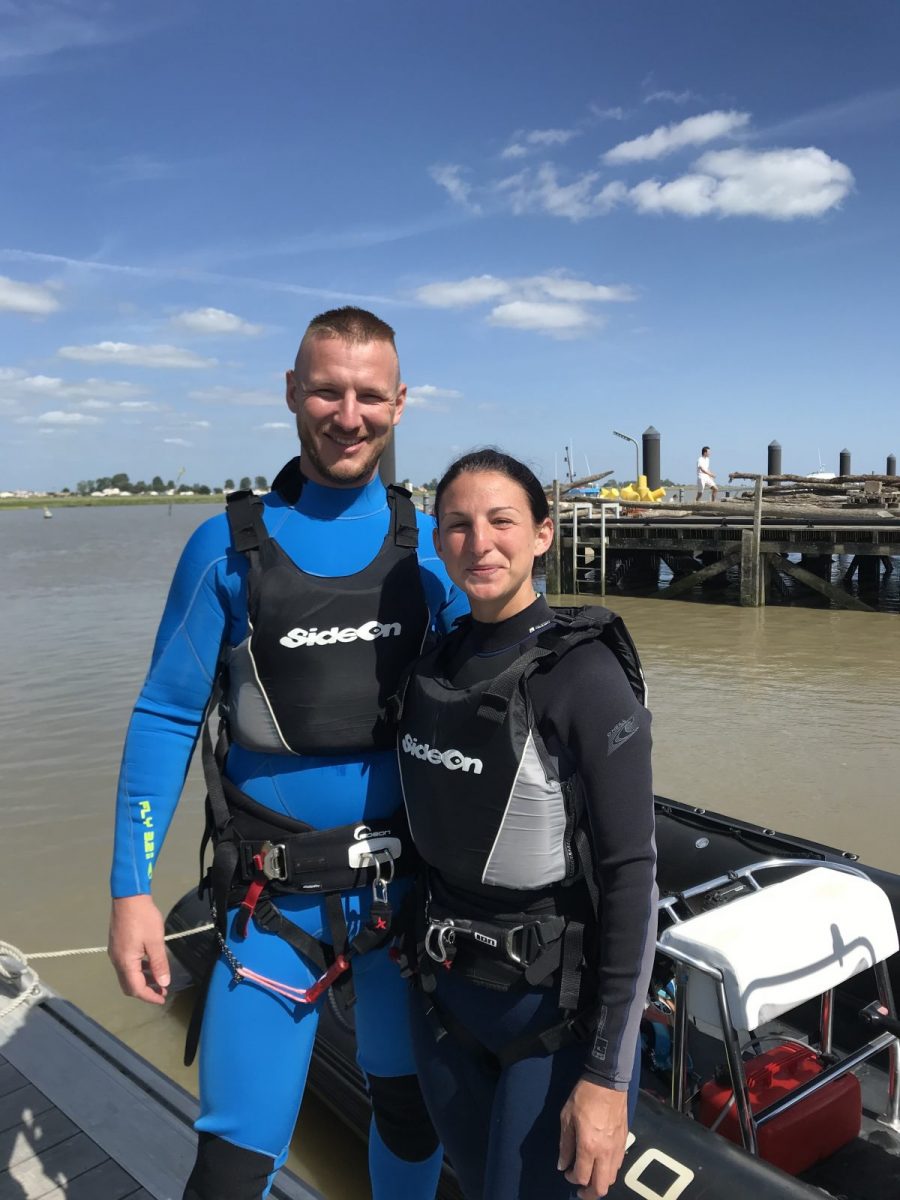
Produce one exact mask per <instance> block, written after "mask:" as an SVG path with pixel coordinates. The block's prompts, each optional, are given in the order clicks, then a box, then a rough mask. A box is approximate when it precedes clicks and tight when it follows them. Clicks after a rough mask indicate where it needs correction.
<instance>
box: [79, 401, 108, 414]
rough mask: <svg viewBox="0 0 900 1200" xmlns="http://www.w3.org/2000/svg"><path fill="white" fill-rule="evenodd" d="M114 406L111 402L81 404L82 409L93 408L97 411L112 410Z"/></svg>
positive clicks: (84, 402) (86, 402)
mask: <svg viewBox="0 0 900 1200" xmlns="http://www.w3.org/2000/svg"><path fill="white" fill-rule="evenodd" d="M112 406H113V404H112V401H111V400H84V401H82V404H81V407H82V408H92V409H96V410H97V411H100V410H102V409H107V408H112Z"/></svg>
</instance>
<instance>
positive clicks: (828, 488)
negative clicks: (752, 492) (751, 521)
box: [728, 471, 900, 511]
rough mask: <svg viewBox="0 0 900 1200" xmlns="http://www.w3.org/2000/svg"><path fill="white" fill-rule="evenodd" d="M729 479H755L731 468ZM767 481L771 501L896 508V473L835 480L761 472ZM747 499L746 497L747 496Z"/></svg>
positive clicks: (899, 486) (899, 500) (899, 488)
mask: <svg viewBox="0 0 900 1200" xmlns="http://www.w3.org/2000/svg"><path fill="white" fill-rule="evenodd" d="M728 478H729V481H733V480H735V479H748V480H750V479H753V480H755V479H757V478H759V476H758V475H756V474H753V473H751V472H749V471H732V472H731V474H730V475H729V476H728ZM762 479H763V481H764V482H765V483H766V484H767V487H766V489H765V491H764V492H763V497H764V499H765V501H766V507H767V508H768V507H769V505H770V504H771V503H772V502H777V503H779V504H787V505H789V506H792V507H793V506H803V507H804V508H810V507H812V508H818V509H822V510H825V511H830V510H834V509H844V508H857V507H861V506H865V507H874V508H877V509H885V510H889V509H897V508H900V476H897V475H839V476H837V477H836V478H835V479H831V480H822V479H810V478H808V476H805V475H763V476H762ZM748 498H749V497H748Z"/></svg>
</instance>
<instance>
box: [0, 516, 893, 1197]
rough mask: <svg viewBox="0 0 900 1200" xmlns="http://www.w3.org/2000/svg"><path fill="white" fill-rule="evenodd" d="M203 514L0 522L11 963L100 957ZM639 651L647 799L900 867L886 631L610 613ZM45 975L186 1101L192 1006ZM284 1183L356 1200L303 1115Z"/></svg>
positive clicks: (329, 1131)
mask: <svg viewBox="0 0 900 1200" xmlns="http://www.w3.org/2000/svg"><path fill="white" fill-rule="evenodd" d="M217 511H219V509H218V508H217V507H216V506H212V505H211V506H205V505H192V506H173V508H172V511H171V515H169V513H168V510H167V509H166V508H165V507H161V508H151V507H147V508H121V507H110V508H81V509H78V508H73V509H68V510H64V511H58V512H57V513H56V515H55V517H54V519H53V520H52V521H46V520H44V519H43V518H42V515H41V513H40V511H34V510H23V511H16V512H6V513H2V514H0V552H2V557H3V561H4V563H5V564H6V579H5V584H4V589H3V611H4V615H5V625H6V629H5V637H4V640H3V644H2V648H0V706H2V708H0V711H2V714H3V727H4V733H5V736H4V738H3V742H2V746H0V767H2V794H0V938H2V939H3V940H6V941H9V942H12V943H13V944H15V945H17V946H19V947H20V948H21V949H23V950H24V951H26V952H33V951H40V950H50V949H60V948H64V947H76V946H92V945H97V944H100V943H102V942H104V941H105V936H106V922H107V916H108V908H109V901H108V898H107V897H108V891H107V880H108V875H109V856H110V846H111V830H112V818H113V797H114V794H115V785H116V774H117V771H118V764H119V757H120V754H121V746H122V739H123V736H124V732H125V727H126V724H127V721H128V717H129V713H130V709H131V705H132V704H133V702H134V698H135V695H136V693H137V691H138V688H139V687H140V684H141V681H142V679H143V676H144V673H145V671H146V666H147V662H148V659H149V654H150V650H151V646H152V641H153V636H154V632H155V627H156V623H157V621H158V619H159V616H160V613H161V610H162V605H163V602H164V599H165V594H166V590H167V587H168V581H169V579H170V577H171V574H172V570H173V568H174V565H175V562H176V561H177V558H178V554H179V553H180V550H181V547H182V546H183V544H184V542H185V539H186V538H187V536H188V535H189V533H190V532H191V531H192V529H193V528H194V527H195V526H196V525H197V524H199V522H200V521H202V520H204V519H205V518H206V517H208V516H211V515H213V513H215V512H217ZM609 602H610V604H611V605H612V606H613V607H615V608H617V609H618V611H620V612H621V613H622V614H623V616H624V617H625V618H626V620H627V622H628V624H629V627H630V629H631V631H632V634H633V636H634V638H635V641H636V642H637V644H638V647H639V649H640V651H641V654H642V657H643V659H644V664H645V668H646V672H647V677H648V682H649V687H650V707H651V709H652V710H653V720H654V747H655V779H656V789H657V791H658V792H660V793H662V794H664V795H668V796H671V797H673V798H675V799H677V800H682V801H685V802H688V803H694V804H697V805H701V806H703V807H706V808H710V809H717V810H720V811H724V812H728V813H732V814H734V815H736V816H741V817H744V818H745V819H748V820H752V821H758V822H760V823H761V824H764V825H769V826H772V827H773V828H776V829H780V830H784V831H787V832H793V833H798V834H802V835H805V836H807V837H811V838H814V839H816V840H819V841H824V842H828V843H830V844H832V845H836V846H839V847H841V848H842V849H848V850H853V851H855V852H856V853H858V854H859V855H860V857H861V859H862V861H863V862H868V863H871V864H873V865H877V866H881V867H886V868H888V869H890V870H894V871H897V870H900V822H898V821H897V818H896V797H897V790H898V783H900V746H898V738H897V717H898V709H900V624H898V621H900V617H898V616H897V615H896V614H887V613H885V614H868V613H850V612H832V611H823V610H811V609H804V608H777V609H776V608H769V609H759V610H752V609H739V608H732V607H723V606H721V605H705V604H689V603H679V602H675V601H671V602H667V601H664V600H657V599H653V600H649V599H648V600H644V599H615V598H613V599H610V601H609ZM202 795H203V792H202V787H201V782H200V777H199V772H198V771H197V770H196V769H195V768H192V771H191V774H190V777H189V781H188V786H187V788H186V791H185V796H184V799H183V801H182V803H181V805H180V807H179V810H178V812H177V814H176V817H175V821H174V823H173V826H172V830H171V832H170V835H169V838H168V840H167V843H166V847H165V850H164V852H163V856H162V859H161V863H160V866H159V869H158V872H157V878H156V885H155V894H156V897H157V900H158V903H159V904H160V907H161V908H163V910H166V909H167V908H168V907H169V906H170V905H171V904H172V903H173V902H174V901H175V900H176V899H178V898H179V897H180V896H181V895H182V894H183V893H184V892H185V891H186V890H187V889H188V888H189V887H190V886H191V885H192V884H193V883H194V882H195V876H196V869H197V868H196V851H197V840H198V836H199V829H200V821H201V806H202ZM36 965H38V966H39V970H40V973H41V976H42V978H44V980H45V981H46V982H47V983H48V984H50V985H51V986H53V987H55V988H56V989H58V990H59V991H60V992H61V993H62V994H63V995H65V996H67V997H68V998H69V999H71V1000H72V1001H74V1002H75V1003H76V1004H78V1005H79V1006H80V1007H82V1008H83V1009H84V1010H85V1011H86V1012H88V1013H89V1014H90V1015H91V1016H92V1017H94V1018H95V1019H96V1020H97V1021H99V1022H100V1023H101V1024H103V1025H105V1026H106V1027H107V1028H109V1029H111V1030H112V1031H113V1032H114V1033H116V1034H117V1035H118V1036H119V1037H121V1038H122V1039H123V1040H124V1041H126V1042H127V1043H128V1044H129V1045H131V1046H133V1047H134V1048H135V1049H136V1050H137V1051H139V1052H140V1053H141V1054H143V1055H145V1056H146V1057H147V1058H148V1059H150V1061H151V1062H153V1063H155V1064H156V1065H157V1066H158V1067H160V1068H161V1069H162V1070H164V1071H165V1072H167V1073H168V1074H170V1075H171V1076H173V1077H174V1078H175V1079H176V1080H178V1081H179V1082H180V1083H181V1084H183V1085H184V1086H185V1087H187V1088H188V1089H189V1090H191V1091H196V1074H195V1071H194V1070H186V1069H185V1068H184V1067H183V1066H182V1065H181V1053H182V1043H183V1038H184V1028H185V1021H186V1017H187V1012H188V1009H189V1004H188V1001H187V997H184V996H183V997H179V998H176V1000H175V1001H174V1003H172V1004H171V1005H169V1006H167V1007H166V1008H164V1009H157V1008H152V1007H150V1006H146V1005H142V1004H139V1003H138V1002H136V1001H133V1000H127V999H125V998H124V997H123V996H121V995H120V994H119V993H118V991H117V988H116V984H115V980H114V977H113V974H112V970H111V968H110V967H109V964H108V962H107V960H106V958H105V956H103V955H95V956H91V957H76V958H68V959H59V960H51V961H49V962H43V963H41V964H36ZM294 1146H295V1150H294V1155H293V1157H292V1160H291V1163H292V1165H293V1166H294V1168H295V1169H296V1170H297V1171H298V1172H299V1173H300V1174H301V1175H303V1176H304V1177H305V1178H306V1179H308V1180H309V1181H310V1183H312V1184H313V1185H314V1186H316V1187H318V1188H319V1189H320V1190H321V1191H322V1192H323V1193H324V1194H325V1195H326V1196H327V1197H329V1200H350V1197H360V1196H365V1195H367V1194H368V1185H367V1183H366V1171H365V1147H364V1146H363V1145H362V1143H360V1142H358V1141H357V1140H356V1139H354V1138H352V1137H350V1136H348V1135H346V1134H345V1132H344V1131H343V1129H342V1128H341V1127H340V1126H338V1125H337V1124H336V1123H335V1121H334V1118H332V1117H331V1116H330V1115H329V1114H328V1112H327V1110H325V1109H324V1108H323V1107H322V1106H321V1105H320V1104H318V1103H317V1102H316V1101H315V1100H314V1099H312V1098H307V1101H306V1102H305V1104H304V1107H303V1112H302V1113H301V1118H300V1124H299V1127H298V1133H297V1137H296V1138H295V1142H294Z"/></svg>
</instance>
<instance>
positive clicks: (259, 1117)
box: [196, 884, 442, 1200]
mask: <svg viewBox="0 0 900 1200" xmlns="http://www.w3.org/2000/svg"><path fill="white" fill-rule="evenodd" d="M404 886H405V885H403V884H399V885H396V886H395V887H394V888H392V889H391V892H392V901H393V903H394V904H395V905H396V904H397V903H399V898H400V895H401V894H402V890H403V888H404ZM343 900H344V912H345V917H346V919H347V923H348V929H349V932H350V936H351V937H353V936H354V935H355V933H356V932H357V931H358V929H359V926H360V922H361V921H362V920H365V919H366V918H367V917H368V908H369V902H370V893H369V892H368V891H361V892H351V893H348V894H346V895H345V896H344V897H343ZM278 905H279V908H280V909H281V911H282V912H284V914H285V915H286V916H287V917H288V918H289V919H290V920H291V921H293V922H294V923H295V924H297V925H299V926H300V928H302V929H304V930H305V931H306V932H307V933H310V934H311V935H312V936H313V937H316V938H319V939H321V940H324V941H330V940H331V937H330V933H329V931H328V929H327V924H326V922H325V920H324V914H323V906H322V902H321V900H320V899H318V898H314V897H310V896H285V897H280V898H279V901H278ZM228 945H229V949H230V950H231V951H232V953H233V954H234V955H235V957H236V958H237V959H238V960H239V961H240V962H242V963H243V965H244V966H246V967H249V968H251V969H252V970H254V971H256V972H258V973H259V974H260V975H265V976H267V977H268V978H270V979H275V980H278V982H280V983H288V984H290V985H292V986H293V987H300V988H303V987H308V986H309V985H310V984H311V983H312V982H313V981H314V979H315V978H316V975H317V972H316V970H315V969H314V968H313V967H312V966H311V965H310V964H309V963H308V962H307V961H306V960H305V959H303V958H302V957H301V956H300V955H299V954H298V953H297V952H296V951H295V950H294V949H293V948H292V947H291V946H290V945H289V944H288V943H287V942H286V941H284V939H283V938H280V937H278V936H276V935H274V934H268V933H264V932H263V931H261V930H260V929H258V928H257V927H256V926H255V925H253V926H251V928H250V930H249V932H248V934H247V937H246V938H245V939H244V940H243V941H241V940H238V939H236V938H235V937H234V935H233V932H232V933H231V934H230V935H229V938H228ZM353 977H354V988H355V991H356V997H357V1003H356V1007H355V1018H356V1026H357V1044H358V1047H359V1051H358V1057H359V1062H360V1066H361V1067H362V1068H363V1070H364V1071H365V1072H366V1074H367V1075H368V1076H369V1077H370V1082H371V1083H373V1101H374V1100H377V1099H381V1097H382V1096H384V1095H387V1098H388V1104H390V1102H391V1101H393V1102H394V1104H395V1105H396V1102H397V1100H398V1099H399V1102H400V1103H401V1104H404V1103H410V1102H411V1103H412V1104H414V1105H415V1106H416V1108H418V1110H419V1111H418V1112H417V1111H415V1110H413V1111H409V1112H401V1113H399V1114H394V1113H391V1112H390V1111H389V1112H387V1113H384V1112H383V1111H382V1112H381V1113H379V1112H377V1109H378V1105H377V1104H376V1105H375V1107H376V1118H375V1121H374V1122H373V1128H372V1137H371V1140H370V1148H369V1165H370V1172H371V1177H372V1196H373V1200H394V1198H395V1197H397V1196H398V1195H403V1196H404V1197H408V1198H409V1200H433V1197H434V1194H435V1190H436V1187H437V1180H438V1176H439V1174H440V1168H441V1159H442V1155H441V1150H440V1148H439V1147H438V1146H437V1140H436V1138H435V1137H434V1135H433V1132H432V1130H431V1127H430V1124H429V1123H428V1122H427V1119H426V1120H425V1121H424V1122H422V1120H421V1118H422V1116H423V1115H424V1112H423V1110H422V1105H421V1100H420V1093H419V1091H418V1085H417V1083H416V1080H415V1064H414V1060H413V1054H412V1046H411V1042H410V1035H409V1023H408V1017H407V1004H406V995H405V991H406V984H405V982H404V980H403V979H402V977H401V975H400V971H399V968H398V967H397V965H396V963H394V962H393V961H392V960H391V958H390V957H389V953H388V950H387V949H386V948H385V949H382V950H374V951H372V952H371V953H369V954H367V955H364V956H361V957H359V958H357V959H356V960H355V961H354V965H353ZM323 1003H324V1000H320V1001H319V1003H318V1004H317V1005H316V1006H314V1007H309V1006H306V1005H303V1004H297V1003H295V1002H293V1001H291V1000H288V999H286V998H285V997H282V996H279V995H277V994H275V993H274V992H271V991H269V990H268V989H266V988H263V987H260V986H258V985H256V984H254V983H251V982H242V983H239V984H235V983H234V982H233V980H232V976H231V971H230V969H229V968H228V966H227V965H226V963H225V962H224V960H221V959H220V961H219V962H217V964H216V966H215V969H214V972H213V977H212V981H211V983H210V988H209V994H208V996H207V1002H206V1011H205V1013H204V1018H203V1027H202V1033H201V1056H200V1064H201V1069H200V1117H199V1119H198V1121H197V1125H196V1127H197V1130H198V1132H200V1133H205V1134H211V1135H214V1136H215V1137H217V1138H219V1139H221V1140H222V1141H224V1142H228V1143H230V1144H231V1145H234V1146H239V1147H242V1148H243V1149H245V1150H249V1151H251V1152H252V1153H254V1154H257V1155H265V1156H268V1157H269V1158H271V1159H272V1174H274V1172H275V1171H276V1170H277V1169H278V1168H279V1167H280V1166H281V1165H282V1164H283V1163H284V1161H285V1159H286V1157H287V1153H288V1148H289V1146H290V1140H291V1136H292V1134H293V1130H294V1125H295V1124H296V1120H297V1115H298V1113H299V1110H300V1102H301V1100H302V1097H303V1091H304V1088H305V1086H306V1078H307V1073H308V1069H309V1060H310V1057H311V1055H312V1048H313V1042H314V1040H315V1034H316V1027H317V1025H318V1018H319V1010H320V1008H321V1006H322V1004H323ZM385 1079H391V1080H397V1081H398V1082H399V1081H404V1082H405V1084H406V1086H405V1087H401V1088H400V1089H397V1088H394V1089H391V1088H390V1087H387V1088H384V1087H382V1088H379V1087H378V1086H377V1081H379V1080H385ZM410 1097H411V1101H410ZM384 1107H385V1105H384V1101H382V1104H381V1108H382V1110H383V1109H384ZM417 1117H419V1118H420V1120H419V1125H420V1126H421V1125H422V1124H424V1129H421V1128H419V1129H417V1127H416V1126H417V1122H416V1118H417ZM379 1120H381V1121H382V1122H383V1121H385V1120H387V1122H388V1126H386V1127H385V1128H391V1129H394V1128H397V1127H399V1126H400V1125H401V1124H404V1123H405V1124H407V1125H408V1126H409V1127H410V1133H408V1134H407V1135H406V1136H405V1137H404V1136H403V1135H402V1134H401V1136H400V1138H399V1140H398V1139H396V1138H392V1137H391V1136H390V1135H388V1140H389V1141H391V1142H392V1144H393V1148H391V1147H389V1146H388V1145H387V1144H385V1139H384V1138H383V1137H381V1136H380V1135H379V1131H378V1129H377V1124H378V1122H379ZM397 1150H399V1151H400V1152H399V1153H397V1152H396V1151H397ZM271 1178H272V1177H271V1176H270V1177H269V1181H268V1185H267V1186H266V1187H265V1188H264V1189H263V1190H259V1191H257V1192H256V1193H255V1194H254V1195H253V1198H252V1200H256V1196H257V1195H258V1196H259V1197H260V1200H262V1197H264V1196H266V1195H267V1194H268V1191H269V1186H270V1185H271ZM235 1194H237V1193H235ZM243 1196H244V1193H241V1200H243Z"/></svg>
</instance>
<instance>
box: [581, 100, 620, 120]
mask: <svg viewBox="0 0 900 1200" xmlns="http://www.w3.org/2000/svg"><path fill="white" fill-rule="evenodd" d="M589 107H590V112H591V116H592V117H595V118H596V119H597V120H598V121H624V119H625V109H624V108H619V107H618V105H617V106H616V107H614V108H601V107H600V105H599V104H591V105H590V106H589Z"/></svg>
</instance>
